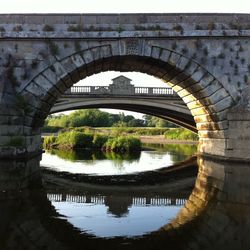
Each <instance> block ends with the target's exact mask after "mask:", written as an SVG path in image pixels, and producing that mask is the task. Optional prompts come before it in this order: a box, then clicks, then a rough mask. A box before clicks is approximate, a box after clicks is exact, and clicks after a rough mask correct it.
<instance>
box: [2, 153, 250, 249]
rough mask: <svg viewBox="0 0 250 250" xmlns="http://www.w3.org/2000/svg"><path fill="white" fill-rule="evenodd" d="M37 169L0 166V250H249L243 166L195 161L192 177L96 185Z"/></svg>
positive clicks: (180, 174) (183, 173)
mask: <svg viewBox="0 0 250 250" xmlns="http://www.w3.org/2000/svg"><path fill="white" fill-rule="evenodd" d="M163 151H164V149H163ZM39 161H40V159H39V158H33V159H29V160H19V161H1V162H0V165H1V168H0V172H1V173H0V190H1V192H0V221H1V222H0V232H1V233H0V249H3V250H5V249H22V250H24V249H25V250H27V249H70V250H71V249H72V250H75V249H77V250H78V249H87V250H90V249H95V250H96V249H97V250H99V249H102V250H103V249H130V250H142V249H143V250H145V249H147V250H148V249H152V250H153V249H154V250H163V249H176V250H189V249H190V250H191V249H197V250H198V249H209V250H210V249H211V250H215V249H220V250H228V249H229V250H238V249H239V250H245V249H250V238H249V232H250V181H249V180H250V165H249V164H248V163H245V164H243V163H239V162H227V161H219V160H212V159H207V158H202V157H199V158H198V159H197V165H198V174H197V175H195V174H193V175H191V174H190V173H192V171H191V172H190V171H188V170H189V168H190V166H187V165H182V166H178V167H175V168H173V169H172V170H171V171H163V172H161V174H162V175H166V176H168V177H169V178H166V181H165V182H159V183H158V184H154V185H149V184H145V185H137V184H133V185H131V184H129V183H128V184H127V185H126V184H124V185H100V184H98V183H96V184H93V183H90V182H84V183H83V182H82V181H81V179H79V178H78V175H77V174H74V175H73V177H74V178H70V179H68V177H69V175H67V174H64V173H61V172H59V173H57V174H56V175H55V174H53V171H47V170H46V169H45V168H40V167H39ZM156 164H157V163H156Z"/></svg>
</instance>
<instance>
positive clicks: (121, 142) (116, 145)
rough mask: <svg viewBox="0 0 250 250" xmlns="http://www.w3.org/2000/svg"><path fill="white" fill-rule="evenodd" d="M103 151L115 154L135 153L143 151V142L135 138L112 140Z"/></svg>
mask: <svg viewBox="0 0 250 250" xmlns="http://www.w3.org/2000/svg"><path fill="white" fill-rule="evenodd" d="M103 149H104V150H105V151H113V152H133V151H139V150H141V141H140V140H139V139H138V138H135V137H128V136H119V137H117V138H110V139H108V140H107V142H106V143H105V145H104V147H103Z"/></svg>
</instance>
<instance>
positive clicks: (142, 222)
mask: <svg viewBox="0 0 250 250" xmlns="http://www.w3.org/2000/svg"><path fill="white" fill-rule="evenodd" d="M149 188H150V187H149ZM100 192H101V190H100V191H99V192H97V193H100ZM127 193H131V190H130V192H128V191H127ZM47 197H48V199H49V200H50V201H51V202H52V205H53V206H54V207H55V208H56V210H57V211H58V212H59V213H60V214H62V215H64V216H66V218H67V220H68V221H69V222H70V223H72V225H73V226H74V227H76V228H78V229H79V230H80V231H84V232H88V233H89V234H92V235H94V236H96V237H115V236H125V237H131V236H139V235H143V234H146V233H149V232H152V231H155V230H157V229H158V228H159V227H161V226H162V225H164V224H165V223H167V222H168V221H170V219H172V218H174V217H175V215H176V214H177V212H178V211H179V210H180V208H181V206H182V205H183V204H184V202H185V198H186V197H185V196H184V197H183V196H182V198H176V197H174V196H173V197H169V196H166V195H164V196H157V195H156V194H155V195H153V196H146V194H144V196H141V195H137V196H132V195H131V194H130V195H129V194H127V195H126V194H122V195H119V194H109V195H101V194H99V195H97V194H96V195H90V194H88V193H85V194H84V193H83V194H78V193H77V194H74V195H72V194H65V193H64V194H63V193H61V194H60V193H57V194H52V193H49V194H48V195H47Z"/></svg>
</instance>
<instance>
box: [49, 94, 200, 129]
mask: <svg viewBox="0 0 250 250" xmlns="http://www.w3.org/2000/svg"><path fill="white" fill-rule="evenodd" d="M163 90H164V89H163ZM167 97H168V96H167ZM90 108H109V109H122V110H128V111H134V112H140V113H144V114H147V115H153V116H157V117H159V118H162V119H165V120H167V121H169V122H173V123H175V124H177V125H179V126H182V127H184V128H187V129H189V130H191V131H193V132H195V133H197V129H196V124H195V122H194V119H193V116H192V115H191V113H190V111H189V109H187V107H186V105H185V104H184V103H183V102H182V101H181V99H180V98H179V97H177V96H176V95H173V96H170V97H168V98H166V97H164V96H157V95H156V96H154V97H153V96H150V97H149V98H147V95H139V96H138V95H135V96H134V95H132V96H128V95H124V96H122V95H118V96H112V95H106V96H105V95H102V94H100V95H98V94H97V95H91V94H90V95H82V94H80V95H79V94H78V93H77V94H76V95H74V94H73V95H72V94H67V93H66V94H65V95H63V96H62V97H61V98H60V99H59V100H58V102H57V103H56V104H55V105H54V106H53V107H52V109H51V110H50V113H57V112H63V111H68V110H75V109H90Z"/></svg>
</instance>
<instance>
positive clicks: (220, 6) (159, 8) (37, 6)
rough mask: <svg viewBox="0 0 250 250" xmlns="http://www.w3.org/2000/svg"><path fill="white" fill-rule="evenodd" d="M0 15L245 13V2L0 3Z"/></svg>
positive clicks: (31, 0) (85, 0)
mask: <svg viewBox="0 0 250 250" xmlns="http://www.w3.org/2000/svg"><path fill="white" fill-rule="evenodd" d="M1 1H2V4H1V8H0V13H132V12H133V13H150V12H151V13H155V12H156V13H181V12H182V13H183V12H186V13H187V12H196V13H205V12H212V13H218V12H220V13H249V12H250V1H249V0H237V1H232V0H219V1H218V0H209V1H204V0H203V1H202V0H153V1H150V0H136V1H135V0H123V1H119V0H71V1H67V0H7V1H6V0H1Z"/></svg>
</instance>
